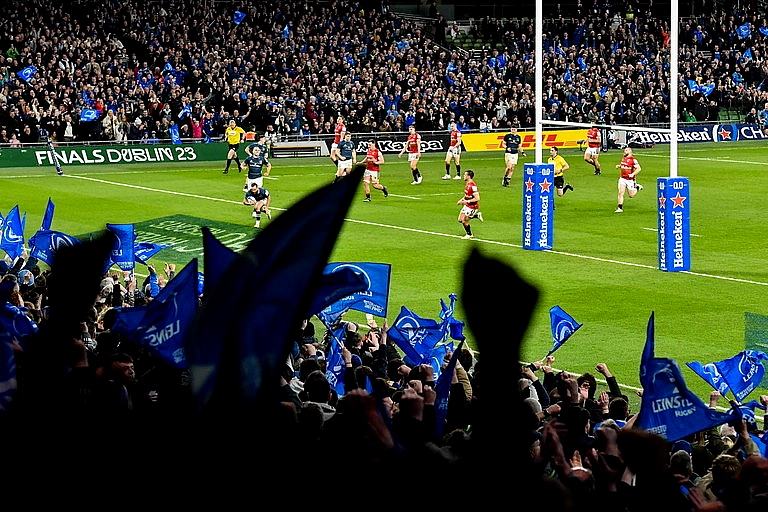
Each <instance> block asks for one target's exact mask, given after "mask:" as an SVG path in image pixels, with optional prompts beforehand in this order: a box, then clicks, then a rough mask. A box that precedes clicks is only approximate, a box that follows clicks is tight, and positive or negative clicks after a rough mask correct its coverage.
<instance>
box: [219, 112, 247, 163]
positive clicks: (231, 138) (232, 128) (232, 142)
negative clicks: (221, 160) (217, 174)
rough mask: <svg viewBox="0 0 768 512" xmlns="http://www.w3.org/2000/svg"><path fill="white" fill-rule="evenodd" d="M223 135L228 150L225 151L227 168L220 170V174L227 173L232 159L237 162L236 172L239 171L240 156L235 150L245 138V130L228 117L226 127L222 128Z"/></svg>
mask: <svg viewBox="0 0 768 512" xmlns="http://www.w3.org/2000/svg"><path fill="white" fill-rule="evenodd" d="M224 137H225V138H226V139H227V145H229V151H227V168H226V169H224V170H223V171H221V172H222V174H229V166H230V165H232V160H234V161H235V163H236V164H237V172H240V158H239V157H238V156H237V150H238V149H240V143H241V142H243V140H244V139H245V130H243V129H242V128H240V127H239V126H237V123H235V120H234V119H230V120H229V125H227V129H226V130H224Z"/></svg>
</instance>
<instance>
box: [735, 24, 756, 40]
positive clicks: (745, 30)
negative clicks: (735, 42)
mask: <svg viewBox="0 0 768 512" xmlns="http://www.w3.org/2000/svg"><path fill="white" fill-rule="evenodd" d="M750 34H752V29H750V27H749V22H747V23H744V24H743V25H741V26H740V27H738V28H737V29H736V35H738V36H739V39H744V38H745V37H749V36H750Z"/></svg>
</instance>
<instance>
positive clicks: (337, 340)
mask: <svg viewBox="0 0 768 512" xmlns="http://www.w3.org/2000/svg"><path fill="white" fill-rule="evenodd" d="M326 327H328V326H327V325H326ZM328 328H329V329H330V327H328ZM346 331H347V328H346V325H343V324H342V325H341V326H340V327H338V328H337V329H336V330H331V346H330V349H329V350H328V354H327V356H326V366H325V378H326V380H328V383H329V384H330V385H331V387H332V388H333V389H334V391H336V394H337V395H339V396H344V393H345V389H344V371H345V368H346V367H347V365H346V364H345V363H344V358H343V357H342V355H341V349H342V346H343V342H344V341H346V340H344V337H345V336H346Z"/></svg>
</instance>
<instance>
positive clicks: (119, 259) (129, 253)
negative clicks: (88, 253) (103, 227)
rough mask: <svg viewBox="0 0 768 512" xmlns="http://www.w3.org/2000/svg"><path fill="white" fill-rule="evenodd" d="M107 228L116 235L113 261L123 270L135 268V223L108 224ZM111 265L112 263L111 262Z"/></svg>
mask: <svg viewBox="0 0 768 512" xmlns="http://www.w3.org/2000/svg"><path fill="white" fill-rule="evenodd" d="M107 230H109V231H111V232H112V233H114V235H115V246H114V247H113V248H112V256H111V261H112V263H115V264H117V266H118V267H120V269H121V270H133V269H134V268H135V267H136V259H135V258H134V256H133V245H134V243H136V232H135V231H134V229H133V224H107ZM110 266H111V264H110Z"/></svg>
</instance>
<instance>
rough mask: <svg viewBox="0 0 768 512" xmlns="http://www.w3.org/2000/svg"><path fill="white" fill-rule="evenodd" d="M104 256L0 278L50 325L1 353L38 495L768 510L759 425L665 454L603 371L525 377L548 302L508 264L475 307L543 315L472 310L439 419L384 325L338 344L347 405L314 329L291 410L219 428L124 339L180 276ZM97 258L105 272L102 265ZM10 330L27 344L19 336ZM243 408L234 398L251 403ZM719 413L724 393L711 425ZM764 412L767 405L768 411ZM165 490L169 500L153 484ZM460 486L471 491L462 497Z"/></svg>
mask: <svg viewBox="0 0 768 512" xmlns="http://www.w3.org/2000/svg"><path fill="white" fill-rule="evenodd" d="M110 242H111V241H110ZM98 243H100V240H96V241H95V242H89V243H88V244H83V246H76V247H75V248H72V249H64V250H63V251H65V252H66V251H70V250H71V251H74V252H73V254H72V255H71V256H70V255H69V254H68V255H67V259H58V256H57V261H56V264H55V265H54V267H53V268H52V269H47V270H43V271H41V269H40V267H39V266H38V265H37V261H36V260H35V259H34V258H29V257H28V256H27V254H26V253H25V254H23V255H22V257H20V258H18V259H17V260H16V261H15V262H11V263H13V264H12V265H9V264H8V262H7V261H5V260H3V261H0V301H3V302H5V303H6V305H5V309H6V313H5V314H6V315H7V312H8V310H9V308H17V309H16V311H23V314H26V315H28V317H29V319H30V320H34V321H35V323H36V324H37V330H36V331H34V332H33V331H31V330H27V331H26V333H25V334H24V335H17V336H15V337H14V336H13V335H12V336H11V339H10V341H9V340H8V339H6V338H0V343H3V344H5V343H9V344H12V345H13V348H14V355H13V357H14V358H15V361H16V367H17V386H18V389H17V390H16V392H15V394H13V395H10V399H9V395H8V391H11V390H10V389H3V393H2V394H0V432H2V433H3V434H4V435H5V436H6V437H9V438H12V439H13V442H12V443H9V444H8V446H6V447H5V448H4V461H5V464H6V467H9V468H13V469H14V470H15V471H17V472H19V473H22V474H23V473H27V472H29V471H30V470H31V471H34V473H35V475H36V476H37V479H36V480H34V481H35V482H37V485H39V484H40V483H42V482H48V480H47V478H48V477H49V476H53V477H54V479H53V480H51V482H54V483H55V482H59V483H61V482H70V481H75V482H78V481H79V480H80V479H82V478H85V477H84V476H81V475H80V474H79V472H78V471H75V472H67V471H66V469H68V468H69V466H70V465H71V464H78V462H76V461H78V460H79V461H81V462H79V464H86V463H91V464H96V463H97V462H96V461H100V462H99V466H98V467H99V468H100V469H101V470H102V471H96V472H91V473H89V474H87V482H88V487H89V495H90V496H94V493H95V494H96V495H100V494H99V493H101V492H106V493H110V492H114V490H113V488H114V485H115V484H117V485H118V486H119V488H121V489H124V492H125V490H126V489H130V490H131V491H130V492H131V493H132V494H131V496H132V497H134V496H136V493H141V492H147V493H148V494H150V495H151V496H152V499H157V497H158V496H159V495H163V496H166V495H170V496H171V497H172V498H173V499H174V500H175V501H176V503H182V502H183V503H186V502H187V500H190V501H195V500H197V499H199V496H200V495H203V494H205V493H206V492H207V491H206V489H208V490H209V491H210V492H211V493H213V494H214V495H215V496H219V497H220V496H221V495H222V494H224V495H226V496H227V497H229V498H230V499H232V498H234V497H237V498H241V497H242V496H252V495H253V493H254V492H256V493H257V494H258V496H259V499H266V498H277V497H279V496H281V494H280V493H281V492H285V490H292V491H293V492H298V493H299V494H300V495H301V496H305V495H314V494H316V493H318V492H319V493H321V494H322V492H324V491H325V490H326V489H329V490H328V492H331V493H334V492H337V491H336V489H335V488H334V486H335V485H337V482H336V480H340V481H341V482H342V483H341V484H338V485H341V486H342V487H343V489H344V490H343V493H342V494H343V496H342V497H340V498H339V499H353V498H355V499H360V500H370V499H376V497H380V496H381V495H382V494H383V493H385V492H386V491H389V492H391V493H394V494H395V495H396V498H395V499H396V501H397V500H410V499H417V498H419V497H422V496H423V495H424V494H427V495H429V498H428V501H429V503H431V504H433V505H435V504H438V503H439V504H453V505H457V504H459V503H461V504H465V503H466V504H470V503H472V502H474V501H475V500H481V499H483V497H486V498H488V497H493V498H503V497H505V496H507V497H509V494H510V493H511V494H512V497H511V498H509V499H513V500H514V501H515V503H517V504H519V505H521V506H522V505H525V506H526V507H527V506H531V505H535V504H537V503H541V502H542V501H545V502H546V505H547V509H548V510H557V511H584V510H592V509H593V508H595V507H596V506H599V507H600V508H601V509H602V510H609V511H624V512H635V511H637V512H640V511H647V510H652V509H653V508H654V507H661V508H662V509H663V510H670V511H681V512H682V511H685V512H688V511H691V510H694V511H698V512H703V511H715V510H717V511H726V512H729V511H730V512H736V511H738V512H745V511H746V512H751V511H755V512H756V511H758V510H765V507H766V505H767V504H768V459H767V458H765V457H763V456H761V455H760V449H759V447H758V446H757V444H756V442H755V441H754V440H753V438H752V437H751V435H750V434H757V435H760V434H762V432H763V430H761V429H760V430H759V429H758V426H757V424H756V423H752V424H750V423H748V422H747V421H746V420H745V419H742V420H741V421H740V422H735V423H733V424H723V425H722V426H718V427H713V428H708V429H705V430H702V431H701V432H697V433H694V434H691V435H689V436H687V437H685V438H684V439H680V440H675V442H671V441H670V442H668V441H667V440H665V439H664V438H663V437H661V436H659V435H657V434H652V433H649V432H646V431H643V430H642V429H638V428H636V427H635V426H634V423H635V420H636V419H637V411H633V410H631V406H630V403H631V400H630V399H629V397H628V396H627V395H626V394H624V392H623V391H622V388H621V386H620V384H619V381H618V378H617V376H615V375H613V374H612V372H611V370H610V369H609V368H608V366H607V365H606V364H605V363H602V362H598V363H597V364H596V365H595V367H594V374H593V373H591V372H586V373H582V374H580V375H576V374H569V373H568V372H563V371H558V370H556V369H555V367H554V362H555V357H554V356H551V355H550V356H547V357H546V358H544V359H543V360H541V361H535V362H532V363H530V364H525V363H523V364H520V363H518V362H517V360H518V357H517V356H518V352H517V351H518V349H519V343H520V340H521V339H522V333H523V332H524V326H525V322H526V321H527V317H526V315H529V314H530V312H531V310H532V308H533V307H534V304H535V295H533V296H531V297H528V295H525V294H530V293H535V292H532V291H531V290H533V289H532V288H531V287H530V286H529V285H527V284H524V283H522V281H520V280H519V278H518V277H517V275H516V274H515V273H514V271H512V269H511V268H509V267H506V266H505V265H504V264H503V263H500V262H497V261H494V260H491V259H480V260H477V259H476V260H475V261H468V262H467V267H470V266H471V265H473V266H476V267H477V268H479V269H482V270H478V271H476V273H474V274H473V273H470V275H469V276H467V279H468V281H466V282H465V292H464V293H468V294H470V296H471V294H472V293H473V289H472V286H480V287H487V286H489V285H491V284H492V283H493V285H496V286H503V287H504V289H506V290H509V291H510V293H515V294H516V296H517V294H524V296H526V297H528V298H530V299H531V302H530V303H531V305H530V308H531V310H527V309H522V310H521V311H520V312H518V313H517V314H516V315H515V317H514V318H510V319H508V322H506V323H505V326H504V327H503V328H502V329H504V330H503V331H497V330H496V328H495V327H493V326H494V325H495V324H498V322H495V321H494V319H497V318H498V317H497V316H495V315H498V314H499V313H500V312H501V311H503V309H499V308H502V306H500V305H498V302H496V303H495V304H497V305H498V308H494V307H493V304H494V301H493V300H492V299H490V298H489V299H488V300H480V297H482V294H481V295H478V302H481V303H482V304H481V305H479V306H478V307H477V308H475V307H473V305H470V304H469V303H467V304H468V305H467V308H466V309H467V320H468V322H469V325H470V326H472V327H473V332H475V335H476V336H477V339H476V342H477V343H478V346H479V348H480V349H481V351H482V358H478V357H477V356H476V354H475V353H474V352H473V350H471V349H468V348H463V347H460V348H458V350H460V354H459V356H458V360H457V362H456V367H455V368H454V370H453V372H452V374H450V375H451V384H450V394H449V398H448V403H447V406H446V412H445V414H444V415H443V416H441V415H440V414H438V413H439V411H438V407H437V401H436V397H437V395H436V388H437V382H436V375H435V370H434V369H433V367H432V366H431V365H429V364H422V365H409V364H406V362H405V361H404V359H403V358H402V356H401V353H400V351H399V349H398V348H397V347H396V346H395V344H393V343H392V341H391V340H390V339H389V337H388V325H387V322H386V319H385V320H384V321H383V324H382V325H381V326H379V325H377V324H376V322H375V320H374V321H369V322H370V323H369V325H367V326H360V325H358V324H356V323H354V322H350V321H346V322H345V321H344V320H343V319H342V320H340V324H339V325H337V326H333V327H334V328H336V327H341V326H342V324H343V326H344V330H345V335H344V340H345V342H344V346H343V348H342V360H343V364H344V366H345V371H344V377H343V383H344V385H343V388H344V392H343V394H339V393H337V392H336V390H335V387H334V386H332V384H331V382H329V380H328V377H327V373H326V370H327V364H328V361H327V360H326V355H328V354H330V353H331V348H330V343H331V338H330V336H329V332H328V331H326V332H325V333H324V334H320V333H316V331H315V327H314V324H312V323H311V322H307V321H304V322H303V323H302V324H301V325H300V326H297V328H296V329H295V330H294V332H293V333H291V334H290V335H289V336H290V338H289V341H290V339H292V340H293V342H292V343H291V344H292V345H293V350H292V351H291V352H290V355H289V356H288V359H287V360H286V362H285V364H284V365H281V366H283V368H282V370H281V371H280V372H279V384H278V383H274V388H275V390H274V395H272V394H268V396H269V397H270V400H272V399H274V400H276V401H277V404H279V407H278V408H277V409H273V407H274V406H275V404H274V403H273V402H271V401H270V400H268V401H266V402H259V403H258V407H257V408H255V409H253V410H251V409H250V407H251V406H246V405H244V404H243V405H240V407H242V409H241V410H240V412H239V413H237V414H235V415H234V416H231V414H232V413H231V412H227V411H229V410H230V409H229V407H231V405H230V406H229V407H225V406H223V405H222V403H219V405H218V408H216V407H213V406H212V407H213V411H215V412H214V413H213V414H212V416H211V417H208V416H206V415H202V416H201V415H200V413H198V412H197V410H196V407H197V406H196V405H195V403H196V402H195V397H194V393H195V392H194V391H193V388H192V385H191V380H192V375H191V373H190V371H189V370H183V369H177V368H173V367H171V366H170V365H169V364H167V363H166V362H164V361H163V360H162V359H160V358H157V357H155V355H154V353H153V352H151V350H150V349H149V348H148V347H145V346H142V345H141V344H139V343H137V342H136V341H132V340H131V339H129V338H128V337H126V336H125V335H124V334H122V333H120V332H116V331H114V330H112V327H113V326H114V322H115V319H116V317H117V310H116V309H115V308H117V307H132V306H139V305H144V304H149V303H151V301H152V300H154V299H153V297H155V296H156V295H157V294H158V293H159V290H160V288H161V287H162V286H163V285H164V284H165V283H166V282H167V281H166V278H167V280H172V279H174V278H175V277H174V276H175V268H173V267H171V266H168V265H166V267H165V269H164V271H165V275H164V276H163V275H160V273H159V272H155V271H154V269H153V268H151V269H150V277H148V278H147V279H146V280H145V281H144V283H137V282H136V279H135V276H134V275H131V274H130V273H128V272H126V273H124V274H123V275H120V274H114V275H103V276H99V268H98V265H97V266H96V268H91V267H90V266H89V264H91V263H94V262H98V261H100V259H99V257H98V256H99V254H101V252H103V254H107V252H106V251H107V250H108V249H109V247H111V246H110V245H103V247H99V246H95V245H94V244H98ZM86 251H91V252H94V253H95V255H94V256H92V258H90V259H89V258H86V257H84V254H86ZM100 251H101V252H100ZM475 257H476V258H477V257H479V256H477V255H475ZM480 258H482V257H480ZM470 260H471V258H470ZM73 269H77V272H70V270H73ZM510 276H511V277H510ZM467 283H474V284H467ZM467 287H469V288H467ZM479 289H480V288H478V290H479ZM483 289H487V288H483ZM475 291H476V290H475ZM94 296H95V297H96V298H95V300H94V298H93V297H94ZM84 306H85V307H84ZM24 308H26V309H24ZM49 310H50V313H49ZM54 313H55V314H54ZM72 320H75V321H72ZM77 320H82V321H77ZM14 325H15V328H16V329H17V330H19V331H24V328H23V327H22V325H23V323H22V322H20V321H19V320H18V319H16V320H15V323H14ZM3 326H4V324H3V325H0V327H3ZM502 332H503V336H504V341H505V343H503V344H500V343H497V342H498V338H496V335H499V334H501V333H502ZM6 334H7V332H6ZM489 334H492V336H491V338H490V340H489V338H488V335H489ZM518 336H519V337H518ZM483 341H491V343H490V344H482V342H483ZM493 342H496V343H493ZM501 354H504V357H498V356H499V355H501ZM450 356H451V354H450V353H449V354H448V355H447V356H446V362H447V360H448V359H449V358H450ZM485 357H488V358H489V359H488V360H487V361H486V360H485V359H484V358H485ZM5 362H6V361H3V363H5ZM222 364H223V363H222ZM443 370H444V371H448V370H446V369H445V367H444V368H443ZM222 371H223V370H222ZM596 375H599V376H600V380H599V381H598V379H597V378H596ZM221 378H224V377H221ZM263 386H265V387H267V388H272V387H273V386H270V385H268V384H263ZM223 389H227V388H223ZM219 391H220V394H221V390H219ZM227 396H228V397H229V398H226V397H225V398H221V397H219V400H224V402H227V400H228V399H229V401H231V402H234V403H236V404H237V399H236V397H235V396H229V395H227ZM721 400H722V401H724V399H723V398H722V397H721V395H720V394H719V393H718V392H717V391H713V392H712V393H711V394H710V397H709V407H710V408H711V409H715V408H717V407H718V402H719V401H721ZM759 402H760V403H761V405H762V406H763V407H765V406H768V396H766V395H761V396H760V397H759ZM726 406H727V404H726ZM439 418H444V419H439ZM41 422H42V423H41ZM209 451H210V453H209ZM102 459H103V460H102ZM73 460H74V461H75V462H73ZM181 464H184V465H185V467H184V470H181V469H180V468H179V465H181ZM326 472H327V473H326ZM155 479H158V481H160V482H162V483H163V485H162V486H160V487H159V488H154V487H153V485H154V483H153V484H152V485H148V484H147V482H155ZM302 479H303V480H304V481H305V484H304V485H302V484H301V482H300V480H302ZM179 481H181V482H183V483H181V484H179V483H177V482H179ZM454 481H460V482H462V485H460V486H459V487H461V488H462V489H463V490H461V491H455V492H452V491H451V490H450V489H448V488H449V487H450V485H446V484H448V483H450V482H454ZM352 482H356V483H352ZM174 484H175V485H174ZM179 485H181V487H179ZM197 485H201V486H202V487H201V488H199V489H198V488H196V486H197ZM134 486H135V488H134ZM465 486H466V488H465ZM182 489H183V491H182ZM296 499H298V497H297V498H296ZM422 499H427V498H422ZM371 506H372V507H373V508H374V509H376V508H377V507H376V506H375V505H371Z"/></svg>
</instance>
